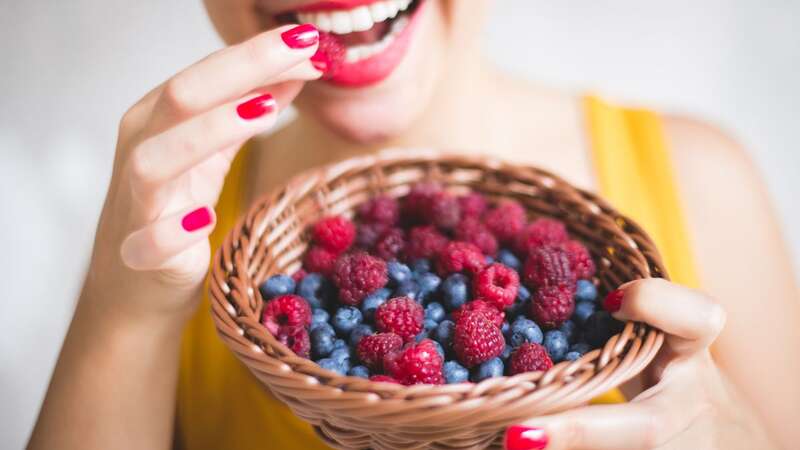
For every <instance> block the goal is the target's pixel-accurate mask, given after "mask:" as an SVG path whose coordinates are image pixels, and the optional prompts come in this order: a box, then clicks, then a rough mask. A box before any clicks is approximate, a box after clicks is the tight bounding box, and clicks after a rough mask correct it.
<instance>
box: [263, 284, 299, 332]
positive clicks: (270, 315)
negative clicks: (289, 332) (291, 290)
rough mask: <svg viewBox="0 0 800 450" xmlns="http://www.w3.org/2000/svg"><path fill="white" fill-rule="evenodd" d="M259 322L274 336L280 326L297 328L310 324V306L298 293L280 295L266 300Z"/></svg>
mask: <svg viewBox="0 0 800 450" xmlns="http://www.w3.org/2000/svg"><path fill="white" fill-rule="evenodd" d="M261 323H263V324H264V326H265V327H267V329H268V330H269V331H270V333H272V334H273V335H274V336H277V335H278V332H279V329H280V328H284V327H286V328H297V327H300V328H302V327H307V326H309V325H311V307H310V306H309V305H308V302H306V301H305V299H304V298H303V297H300V296H299V295H292V294H289V295H281V296H279V297H275V298H273V299H272V300H270V301H268V302H267V303H266V304H265V305H264V310H263V311H262V312H261Z"/></svg>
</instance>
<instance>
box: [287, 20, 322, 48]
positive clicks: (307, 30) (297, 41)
mask: <svg viewBox="0 0 800 450" xmlns="http://www.w3.org/2000/svg"><path fill="white" fill-rule="evenodd" d="M281 39H283V42H284V43H286V45H287V46H288V47H289V48H293V49H300V48H307V47H311V46H312V45H314V44H316V43H317V42H319V31H317V28H316V27H315V26H314V25H311V24H310V23H306V24H303V25H298V26H296V27H294V28H292V29H290V30H288V31H284V32H283V33H281Z"/></svg>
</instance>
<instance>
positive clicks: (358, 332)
mask: <svg viewBox="0 0 800 450" xmlns="http://www.w3.org/2000/svg"><path fill="white" fill-rule="evenodd" d="M374 333H375V330H373V329H372V327H371V326H369V325H367V324H364V323H362V324H360V325H357V326H356V327H355V328H353V331H351V332H350V339H349V342H350V346H351V347H355V346H356V345H358V342H359V341H361V338H363V337H364V336H370V335H372V334H374Z"/></svg>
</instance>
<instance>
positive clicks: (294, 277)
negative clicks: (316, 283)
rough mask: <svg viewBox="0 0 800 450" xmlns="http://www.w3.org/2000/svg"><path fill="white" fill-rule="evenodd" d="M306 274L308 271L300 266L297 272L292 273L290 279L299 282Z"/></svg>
mask: <svg viewBox="0 0 800 450" xmlns="http://www.w3.org/2000/svg"><path fill="white" fill-rule="evenodd" d="M306 275H308V272H306V271H305V269H303V268H300V269H298V270H297V272H295V273H293V274H292V280H294V282H295V283H299V282H300V281H302V280H303V278H305V277H306Z"/></svg>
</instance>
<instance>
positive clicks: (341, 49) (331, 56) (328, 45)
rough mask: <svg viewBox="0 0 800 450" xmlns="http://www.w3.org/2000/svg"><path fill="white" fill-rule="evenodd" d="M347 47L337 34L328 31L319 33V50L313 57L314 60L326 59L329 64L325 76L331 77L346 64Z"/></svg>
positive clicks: (326, 77)
mask: <svg viewBox="0 0 800 450" xmlns="http://www.w3.org/2000/svg"><path fill="white" fill-rule="evenodd" d="M346 53H347V47H345V45H344V44H343V43H342V41H341V40H340V39H339V38H338V37H336V35H334V34H331V33H326V32H320V33H319V45H318V46H317V52H316V53H315V54H314V56H312V57H311V60H312V61H324V62H325V63H326V65H327V67H326V68H325V73H324V74H323V76H322V77H323V78H325V79H329V78H331V77H333V76H334V75H336V73H337V72H339V70H340V69H341V68H342V64H344V60H345V54H346Z"/></svg>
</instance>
